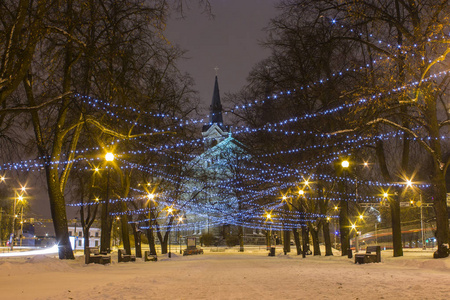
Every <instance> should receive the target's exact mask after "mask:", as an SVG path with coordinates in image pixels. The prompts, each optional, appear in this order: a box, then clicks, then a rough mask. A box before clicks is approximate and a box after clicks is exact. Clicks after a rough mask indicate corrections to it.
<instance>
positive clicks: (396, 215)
mask: <svg viewBox="0 0 450 300" xmlns="http://www.w3.org/2000/svg"><path fill="white" fill-rule="evenodd" d="M399 192H400V191H399V189H397V192H396V194H395V195H394V196H393V197H391V201H390V205H389V206H390V209H391V220H392V245H393V248H394V249H393V256H394V257H398V256H403V248H402V227H401V222H400V193H399Z"/></svg>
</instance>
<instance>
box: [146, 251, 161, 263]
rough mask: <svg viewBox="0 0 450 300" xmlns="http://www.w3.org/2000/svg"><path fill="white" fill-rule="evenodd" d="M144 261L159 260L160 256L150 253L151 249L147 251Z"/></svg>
mask: <svg viewBox="0 0 450 300" xmlns="http://www.w3.org/2000/svg"><path fill="white" fill-rule="evenodd" d="M144 261H158V257H157V256H156V255H152V254H150V251H145V252H144Z"/></svg>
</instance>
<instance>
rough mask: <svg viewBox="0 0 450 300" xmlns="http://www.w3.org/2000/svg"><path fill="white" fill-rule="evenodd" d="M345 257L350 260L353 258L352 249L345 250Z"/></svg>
mask: <svg viewBox="0 0 450 300" xmlns="http://www.w3.org/2000/svg"><path fill="white" fill-rule="evenodd" d="M347 255H348V258H352V257H353V253H352V249H348V250H347Z"/></svg>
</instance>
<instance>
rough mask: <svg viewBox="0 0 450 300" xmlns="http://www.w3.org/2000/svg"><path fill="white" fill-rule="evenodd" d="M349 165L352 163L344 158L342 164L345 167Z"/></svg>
mask: <svg viewBox="0 0 450 300" xmlns="http://www.w3.org/2000/svg"><path fill="white" fill-rule="evenodd" d="M349 165H350V163H349V162H348V160H344V161H343V162H342V163H341V166H342V167H343V168H348V166H349Z"/></svg>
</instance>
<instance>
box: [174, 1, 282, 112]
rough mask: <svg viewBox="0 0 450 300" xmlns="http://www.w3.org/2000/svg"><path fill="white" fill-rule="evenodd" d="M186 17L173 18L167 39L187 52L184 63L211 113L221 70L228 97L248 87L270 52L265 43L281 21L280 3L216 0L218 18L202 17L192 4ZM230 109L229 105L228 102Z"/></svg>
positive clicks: (221, 82)
mask: <svg viewBox="0 0 450 300" xmlns="http://www.w3.org/2000/svg"><path fill="white" fill-rule="evenodd" d="M191 2H192V3H191V6H190V10H188V11H186V18H184V19H180V18H177V17H179V15H176V14H173V16H172V19H171V20H170V21H169V22H168V25H167V30H166V36H167V38H168V39H169V40H170V41H171V42H172V43H174V44H177V45H179V46H181V48H183V49H185V50H187V51H188V52H187V53H186V57H187V58H188V59H185V60H182V61H180V62H179V63H178V65H179V67H180V69H181V70H182V71H184V72H188V73H190V74H191V75H192V76H193V78H194V80H195V83H196V86H195V89H196V90H197V91H198V92H199V97H200V99H201V102H202V105H204V106H205V107H204V108H205V109H208V108H209V105H210V102H211V98H212V92H213V87H214V76H215V70H214V68H215V67H218V68H219V71H218V78H219V88H220V93H221V96H222V98H223V95H224V94H225V93H228V92H237V91H238V90H239V89H240V88H241V87H242V86H244V85H245V84H246V78H247V76H248V74H249V72H250V70H251V69H252V67H253V66H254V65H255V64H256V63H257V62H259V61H260V60H262V59H264V58H266V57H267V56H268V55H269V54H270V53H269V51H268V50H266V49H263V48H262V47H261V46H260V45H259V42H260V41H262V40H264V38H265V32H264V31H263V28H264V27H266V26H267V25H268V23H269V21H270V19H271V18H273V17H275V15H276V9H275V7H274V6H275V4H276V3H277V2H278V1H274V0H210V3H211V5H212V12H213V14H214V16H215V17H214V18H213V19H212V18H210V17H209V16H208V15H206V14H201V9H200V8H198V6H197V5H196V4H194V2H195V1H191ZM222 105H223V106H224V107H227V103H222Z"/></svg>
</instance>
